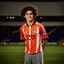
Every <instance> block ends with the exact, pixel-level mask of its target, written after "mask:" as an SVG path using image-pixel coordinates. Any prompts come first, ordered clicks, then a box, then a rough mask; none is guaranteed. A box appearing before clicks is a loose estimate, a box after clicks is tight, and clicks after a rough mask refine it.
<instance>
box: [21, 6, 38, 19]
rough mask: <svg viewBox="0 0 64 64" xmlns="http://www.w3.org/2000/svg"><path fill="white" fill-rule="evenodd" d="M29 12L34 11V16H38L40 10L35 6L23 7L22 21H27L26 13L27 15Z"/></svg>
mask: <svg viewBox="0 0 64 64" xmlns="http://www.w3.org/2000/svg"><path fill="white" fill-rule="evenodd" d="M29 10H31V11H32V13H33V15H37V14H38V8H37V7H35V6H33V5H27V6H25V7H23V8H22V10H21V18H22V19H25V18H24V16H25V13H26V12H27V11H29Z"/></svg>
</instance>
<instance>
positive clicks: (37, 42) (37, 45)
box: [36, 26, 40, 53]
mask: <svg viewBox="0 0 64 64" xmlns="http://www.w3.org/2000/svg"><path fill="white" fill-rule="evenodd" d="M39 36H40V35H39V28H38V26H37V37H36V38H37V39H36V53H37V50H38V47H39V38H40V37H39Z"/></svg>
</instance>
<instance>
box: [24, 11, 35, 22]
mask: <svg viewBox="0 0 64 64" xmlns="http://www.w3.org/2000/svg"><path fill="white" fill-rule="evenodd" d="M24 17H25V18H26V20H27V21H28V22H32V21H34V15H33V13H32V11H31V10H29V11H27V12H26V13H25V16H24Z"/></svg>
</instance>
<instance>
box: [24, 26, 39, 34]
mask: <svg viewBox="0 0 64 64" xmlns="http://www.w3.org/2000/svg"><path fill="white" fill-rule="evenodd" d="M23 33H24V35H37V34H39V33H40V28H39V27H38V26H26V27H24V31H23Z"/></svg>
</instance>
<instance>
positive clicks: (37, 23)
mask: <svg viewBox="0 0 64 64" xmlns="http://www.w3.org/2000/svg"><path fill="white" fill-rule="evenodd" d="M36 25H38V26H39V27H42V28H43V27H44V25H43V24H42V23H40V22H36Z"/></svg>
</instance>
